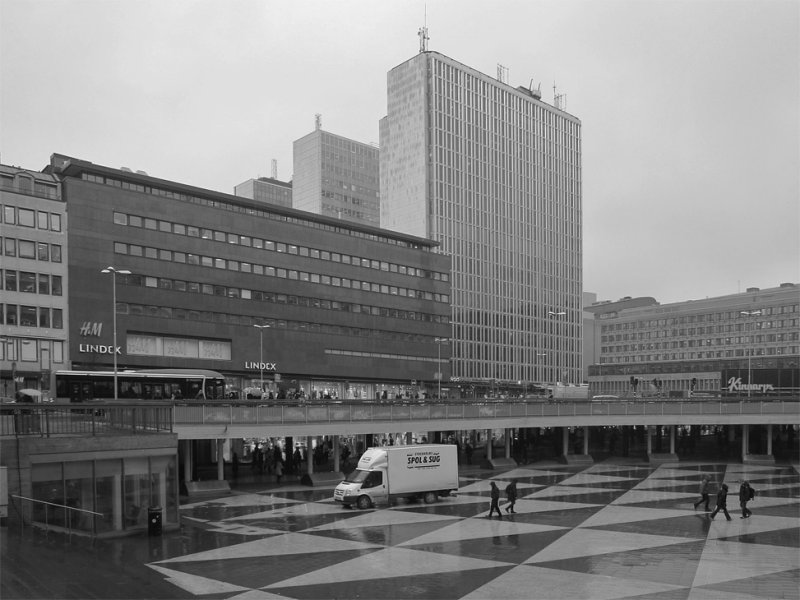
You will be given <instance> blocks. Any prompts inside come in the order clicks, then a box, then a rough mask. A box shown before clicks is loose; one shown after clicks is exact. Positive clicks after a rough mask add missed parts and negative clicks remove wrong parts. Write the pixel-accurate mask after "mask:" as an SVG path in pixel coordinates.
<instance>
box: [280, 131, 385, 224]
mask: <svg viewBox="0 0 800 600" xmlns="http://www.w3.org/2000/svg"><path fill="white" fill-rule="evenodd" d="M293 156H294V175H293V183H292V185H293V196H292V206H293V207H294V208H297V209H300V210H306V211H308V212H312V213H315V214H318V215H323V216H326V217H332V218H336V219H341V220H343V221H349V222H352V223H362V224H365V225H372V226H373V227H378V226H379V224H380V218H379V215H380V198H379V196H380V194H379V192H378V189H379V181H378V157H379V151H378V149H377V148H376V147H374V146H371V145H370V144H364V143H361V142H356V141H355V140H351V139H348V138H346V137H342V136H339V135H334V134H332V133H328V132H327V131H323V130H322V129H321V128H320V127H319V122H318V123H317V128H316V129H315V130H314V131H312V132H311V133H309V134H308V135H306V136H303V137H301V138H300V139H299V140H296V141H295V142H294V152H293Z"/></svg>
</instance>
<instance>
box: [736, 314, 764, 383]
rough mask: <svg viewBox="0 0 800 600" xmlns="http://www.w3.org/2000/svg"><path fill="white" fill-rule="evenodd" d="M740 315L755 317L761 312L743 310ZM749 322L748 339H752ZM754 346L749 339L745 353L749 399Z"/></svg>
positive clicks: (751, 322)
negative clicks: (748, 345)
mask: <svg viewBox="0 0 800 600" xmlns="http://www.w3.org/2000/svg"><path fill="white" fill-rule="evenodd" d="M741 314H743V315H744V316H746V317H757V316H758V315H760V314H761V311H760V310H743V311H741ZM749 321H750V337H751V338H752V337H753V319H752V318H751V319H749ZM754 344H755V341H754V339H751V340H750V347H749V348H748V352H747V397H748V398H749V397H750V392H751V391H752V385H753V381H752V377H753V374H752V368H751V364H750V361H751V359H752V358H753V350H754Z"/></svg>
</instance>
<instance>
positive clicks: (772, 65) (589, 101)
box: [0, 0, 800, 303]
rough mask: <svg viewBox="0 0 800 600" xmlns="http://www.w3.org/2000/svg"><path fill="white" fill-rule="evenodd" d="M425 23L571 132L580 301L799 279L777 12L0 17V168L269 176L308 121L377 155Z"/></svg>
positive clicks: (359, 1) (58, 12)
mask: <svg viewBox="0 0 800 600" xmlns="http://www.w3.org/2000/svg"><path fill="white" fill-rule="evenodd" d="M426 12H427V26H428V30H429V35H430V42H429V49H430V50H435V51H437V52H441V53H442V54H445V55H447V56H450V57H451V58H454V59H455V60H458V61H460V62H462V63H464V64H466V65H469V66H471V67H473V68H475V69H478V70H479V71H482V72H484V73H486V74H489V75H491V76H495V75H496V71H497V64H498V63H500V64H502V65H504V66H505V67H507V68H508V71H509V77H508V82H509V83H510V84H512V85H515V86H516V85H525V86H528V85H529V84H530V83H531V81H533V82H534V83H539V82H541V84H542V92H543V100H545V101H547V102H549V103H552V101H553V85H554V84H555V85H556V86H557V87H558V92H559V93H564V94H566V110H567V111H568V112H570V113H572V114H574V115H575V116H577V117H578V118H580V119H581V121H582V123H583V128H582V131H583V235H584V289H585V290H586V291H590V292H595V293H597V295H598V298H599V299H601V300H616V299H618V298H621V297H623V296H654V297H655V298H656V299H657V300H658V301H660V302H662V303H667V302H676V301H682V300H690V299H700V298H706V297H713V296H719V295H724V294H732V293H737V292H739V291H744V290H745V289H746V288H747V287H752V286H755V287H761V288H767V287H773V286H776V285H778V284H779V283H781V282H787V281H789V282H795V283H796V282H800V242H799V240H800V141H798V140H800V126H799V124H798V112H799V111H800V86H799V85H798V82H799V81H800V67H799V66H798V56H800V47H799V45H798V38H800V2H797V0H747V1H730V0H716V1H711V0H686V1H678V0H669V1H663V0H613V1H612V0H587V1H571V0H553V1H549V0H547V1H531V0H519V1H508V0H495V1H490V0H453V1H450V0H428V2H427V3H426V2H424V1H417V0H403V1H399V0H383V1H375V0H351V1H344V0H335V1H333V0H325V1H315V2H310V1H302V0H291V1H287V2H282V1H280V2H279V1H258V2H256V1H238V2H227V1H225V2H223V1H215V2H212V1H203V0H194V1H191V2H190V1H181V0H170V1H162V0H154V1H132V0H125V1H123V0H119V1H114V0H72V1H70V2H66V1H61V0H52V1H45V0H24V1H18V0H1V1H0V77H1V78H0V161H2V162H3V163H4V164H11V165H17V166H21V167H24V168H30V169H37V170H38V169H41V168H42V167H44V166H45V165H46V164H47V162H48V160H49V157H50V154H52V153H54V152H59V153H63V154H68V155H71V156H75V157H78V158H82V159H85V160H89V161H91V162H94V163H98V164H102V165H106V166H110V167H121V166H126V167H130V168H132V169H134V170H139V169H141V170H144V171H146V172H147V173H148V174H150V175H152V176H155V177H161V178H164V179H169V180H174V181H179V182H182V183H187V184H190V185H196V186H199V187H204V188H209V189H212V190H218V191H223V192H228V193H232V192H233V187H234V185H236V184H237V183H241V182H242V181H244V180H246V179H249V178H251V177H258V176H270V175H271V161H272V159H277V161H278V177H279V178H280V179H283V180H289V179H291V176H292V142H293V141H294V140H296V139H298V138H300V137H302V136H303V135H306V134H307V133H309V132H311V131H312V130H313V128H314V115H315V114H316V113H320V114H321V115H322V127H323V129H325V130H326V131H330V132H332V133H335V134H338V135H343V136H346V137H350V138H353V139H356V140H359V141H362V142H368V143H369V142H373V143H376V144H377V142H378V120H379V119H380V118H381V117H382V116H384V115H385V113H386V73H387V71H388V70H389V69H391V68H392V67H394V66H396V65H398V64H400V63H402V62H404V61H406V60H407V59H409V58H411V57H413V56H414V55H415V54H416V53H417V52H418V50H419V38H418V37H417V31H418V30H419V28H420V27H421V26H423V24H424V22H425V19H426Z"/></svg>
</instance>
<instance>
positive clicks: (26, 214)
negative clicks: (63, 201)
mask: <svg viewBox="0 0 800 600" xmlns="http://www.w3.org/2000/svg"><path fill="white" fill-rule="evenodd" d="M2 215H3V221H2V222H3V223H5V224H6V225H16V226H18V227H30V228H31V229H42V230H44V231H61V214H59V213H53V212H48V211H45V210H34V209H32V208H23V207H21V206H14V205H13V204H5V205H3V211H2Z"/></svg>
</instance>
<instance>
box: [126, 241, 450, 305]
mask: <svg viewBox="0 0 800 600" xmlns="http://www.w3.org/2000/svg"><path fill="white" fill-rule="evenodd" d="M114 252H115V253H116V254H121V255H126V256H137V257H143V258H150V259H153V260H160V261H167V262H175V263H180V264H186V265H192V266H198V267H206V268H213V269H221V270H226V271H236V272H239V273H252V274H254V275H262V276H264V277H277V278H278V279H289V280H293V281H304V282H308V283H314V284H320V285H330V286H333V287H341V288H350V289H354V290H362V291H366V292H374V293H377V294H388V295H392V296H402V297H407V298H416V299H419V300H433V301H435V302H443V303H448V302H449V301H450V297H449V295H447V294H434V293H432V292H424V291H422V290H414V289H411V288H404V287H399V286H393V285H392V286H390V285H386V284H380V283H376V282H369V281H361V280H358V279H348V278H347V277H334V276H331V275H324V274H321V273H308V272H306V271H298V270H295V269H284V268H282V267H273V266H270V265H259V264H255V263H248V262H243V261H239V260H231V259H225V258H216V257H213V256H203V255H200V254H192V253H190V252H178V251H175V250H167V249H164V248H153V247H150V246H139V245H138V244H124V243H122V242H115V243H114ZM225 289H226V290H227V291H226V293H225V295H227V296H231V297H241V298H247V297H248V296H249V297H251V298H252V292H253V291H254V290H247V289H242V288H234V287H226V288H225Z"/></svg>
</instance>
